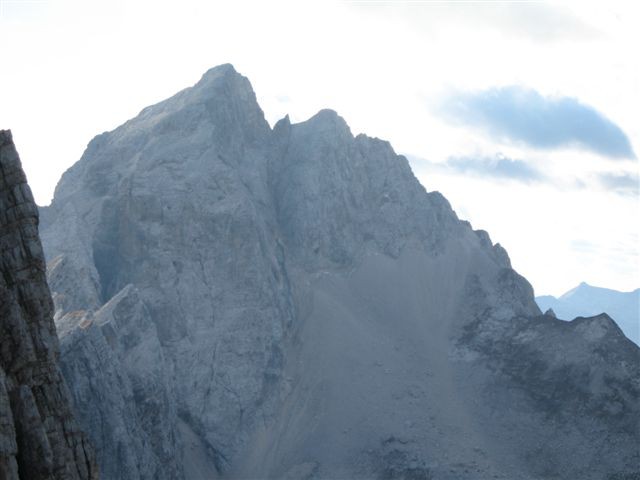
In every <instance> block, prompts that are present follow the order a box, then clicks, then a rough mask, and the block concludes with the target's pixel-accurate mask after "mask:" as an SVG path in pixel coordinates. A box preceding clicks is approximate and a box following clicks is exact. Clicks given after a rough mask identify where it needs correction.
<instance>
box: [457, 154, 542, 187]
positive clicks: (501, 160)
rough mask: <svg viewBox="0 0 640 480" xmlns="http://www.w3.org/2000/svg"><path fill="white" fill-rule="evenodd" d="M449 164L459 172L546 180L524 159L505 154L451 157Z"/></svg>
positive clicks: (510, 178) (532, 181) (503, 177)
mask: <svg viewBox="0 0 640 480" xmlns="http://www.w3.org/2000/svg"><path fill="white" fill-rule="evenodd" d="M447 166H448V167H449V168H451V169H453V170H455V171H457V172H460V173H466V174H472V175H477V176H480V177H494V178H499V179H500V178H502V179H509V180H516V181H519V182H523V183H534V182H541V181H544V180H546V177H545V176H544V175H543V174H542V173H541V172H540V171H538V170H537V169H536V168H534V167H532V166H530V165H529V164H527V163H526V162H525V161H523V160H517V159H511V158H508V157H505V156H503V155H496V156H495V157H467V156H464V157H451V158H449V160H447Z"/></svg>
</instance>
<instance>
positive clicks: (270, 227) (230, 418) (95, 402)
mask: <svg viewBox="0 0 640 480" xmlns="http://www.w3.org/2000/svg"><path fill="white" fill-rule="evenodd" d="M42 218H43V228H42V232H43V242H44V245H45V249H46V253H47V258H48V260H49V282H50V285H51V289H52V291H53V292H54V300H55V305H56V314H55V316H56V322H57V326H58V329H59V333H60V336H61V345H62V365H63V367H62V368H63V371H64V374H65V376H66V378H67V380H68V381H69V384H70V385H71V391H72V396H73V399H74V402H75V405H76V408H77V410H78V412H79V416H80V418H81V421H82V424H83V426H84V427H85V428H86V429H87V431H89V432H90V435H91V439H92V440H93V442H94V443H95V445H96V448H97V454H98V461H99V464H100V465H101V468H102V471H103V474H104V477H105V478H108V479H138V478H187V479H189V480H192V479H198V478H218V477H223V478H252V479H255V478H292V479H293V478H296V479H310V478H350V479H355V478H412V479H430V478H434V479H487V478H502V479H513V478H518V479H523V480H525V479H539V478H562V479H575V478H582V479H602V478H611V479H614V478H628V476H630V475H634V474H635V475H637V474H639V473H638V472H639V471H640V469H639V468H638V452H637V448H636V445H637V444H638V441H639V440H640V438H639V433H638V429H637V420H638V415H639V414H640V407H639V399H640V396H639V392H638V378H639V374H640V370H639V361H640V356H639V350H638V348H637V347H636V346H635V345H633V344H632V343H631V342H629V341H628V340H627V339H626V338H625V337H624V336H623V335H622V334H621V333H620V331H619V330H618V329H617V327H616V326H615V324H614V323H612V322H611V320H610V319H608V318H606V317H596V318H593V319H583V320H576V321H574V322H569V323H563V322H560V321H558V320H554V319H552V318H551V317H550V316H543V315H541V314H540V310H539V309H538V307H537V306H536V304H535V301H534V297H533V290H532V288H531V286H530V285H529V283H528V282H527V281H526V280H525V279H524V278H522V277H521V276H520V275H518V274H517V273H516V272H515V271H514V270H513V269H512V268H511V265H510V262H509V257H508V255H507V253H506V252H505V250H504V249H503V248H502V247H501V246H500V245H497V244H496V245H494V244H493V243H492V242H491V240H490V238H489V235H488V234H487V233H486V232H483V231H474V230H473V229H472V228H471V226H470V225H469V224H468V223H467V222H463V221H460V220H459V219H458V218H457V216H456V214H455V212H454V211H453V210H452V209H451V207H450V205H449V203H448V202H447V200H446V199H445V198H444V197H443V196H442V195H440V194H439V193H437V192H431V193H427V192H426V191H425V189H424V188H423V187H422V186H421V185H420V183H419V182H418V181H417V180H416V178H415V177H414V176H413V173H412V172H411V168H410V166H409V164H408V162H407V160H406V159H405V158H404V157H402V156H398V155H396V154H395V152H394V151H393V149H392V148H391V146H390V145H389V143H387V142H385V141H382V140H379V139H375V138H370V137H367V136H365V135H358V136H355V137H354V136H353V135H352V133H351V131H350V129H349V127H348V126H347V124H346V122H345V121H344V120H343V119H342V118H341V117H339V116H338V115H337V114H336V113H335V112H332V111H330V110H323V111H321V112H319V113H318V114H317V115H315V116H314V117H312V118H311V119H309V120H307V121H305V122H302V123H298V124H292V123H291V122H290V121H289V119H288V118H285V119H283V120H281V121H280V122H278V123H277V124H276V125H275V126H274V128H273V129H272V128H271V127H270V126H269V125H268V123H267V122H266V121H265V119H264V115H263V113H262V111H261V109H260V107H259V106H258V104H257V102H256V99H255V95H254V93H253V91H252V89H251V86H250V84H249V82H248V80H247V79H246V78H244V77H242V76H241V75H239V74H238V73H237V72H236V71H235V70H234V69H233V67H231V66H230V65H223V66H220V67H216V68H214V69H212V70H210V71H209V72H207V73H206V74H205V75H204V76H203V77H202V79H201V80H200V81H199V82H198V84H196V85H195V86H194V87H192V88H188V89H186V90H183V91H182V92H180V93H178V94H177V95H175V96H174V97H172V98H170V99H168V100H165V101H163V102H161V103H159V104H157V105H154V106H151V107H148V108H146V109H144V110H143V111H142V112H141V113H140V114H139V115H138V116H137V117H136V118H134V119H132V120H130V121H128V122H127V123H125V124H124V125H122V126H120V127H118V128H117V129H115V130H114V131H112V132H107V133H103V134H101V135H99V136H97V137H96V138H94V139H93V140H92V141H91V142H90V144H89V146H88V147H87V150H86V152H85V153H84V155H83V157H82V159H81V160H80V161H79V162H78V163H76V164H75V165H74V166H73V167H72V168H71V169H69V170H68V171H67V172H66V173H65V174H64V175H63V177H62V179H61V180H60V183H59V184H58V186H57V188H56V193H55V198H54V200H53V202H52V204H51V205H50V206H49V207H45V208H44V209H43V210H42ZM629 478H631V477H629Z"/></svg>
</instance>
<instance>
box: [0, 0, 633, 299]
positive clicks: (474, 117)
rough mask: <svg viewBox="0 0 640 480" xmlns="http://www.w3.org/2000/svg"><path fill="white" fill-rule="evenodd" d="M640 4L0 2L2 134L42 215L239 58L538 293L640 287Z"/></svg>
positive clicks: (286, 107)
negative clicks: (181, 94)
mask: <svg viewBox="0 0 640 480" xmlns="http://www.w3.org/2000/svg"><path fill="white" fill-rule="evenodd" d="M638 25H640V7H637V6H635V5H634V2H620V3H617V2H611V1H607V2H593V3H590V2H576V3H568V2H563V3H541V2H472V1H464V2H455V3H452V2H424V1H407V2H401V1H394V2H384V1H357V2H356V1H354V2H331V1H323V2H319V1H317V2H305V1H297V2H291V3H289V2H278V1H274V0H271V1H269V2H264V1H263V2H249V1H234V2H231V1H229V2H204V1H195V0H181V1H180V2H176V1H163V0H153V1H134V0H127V1H123V0H109V1H103V0H0V52H1V53H2V61H0V128H10V129H11V130H12V132H13V136H14V140H15V142H16V145H17V147H18V150H19V152H20V155H21V158H22V162H23V165H24V168H25V170H26V173H27V176H28V179H29V182H30V184H31V187H32V190H33V192H34V195H35V197H36V201H37V202H38V203H39V204H40V205H46V204H48V203H49V202H50V200H51V198H52V195H53V191H54V188H55V185H56V183H57V181H58V179H59V178H60V176H61V174H62V173H63V172H64V171H65V170H66V169H67V168H69V167H70V166H71V165H72V164H73V163H75V162H76V161H77V160H78V159H79V158H80V156H81V155H82V152H83V151H84V149H85V147H86V145H87V143H88V142H89V140H91V138H93V137H94V136H95V135H97V134H98V133H101V132H103V131H108V130H112V129H114V128H115V127H117V126H118V125H120V124H122V123H123V122H125V121H126V120H127V119H129V118H132V117H134V116H135V115H137V113H139V111H140V110H142V109H143V108H144V107H145V106H147V105H151V104H153V103H156V102H158V101H160V100H162V99H164V98H167V97H169V96H171V95H172V94H174V93H175V92H177V91H179V90H181V89H183V88H185V87H187V86H190V85H192V84H194V83H196V82H197V81H198V79H199V78H200V76H201V75H202V74H203V73H204V72H205V71H206V70H208V69H209V68H211V67H213V66H215V65H218V64H222V63H232V64H233V65H234V66H235V68H236V69H237V70H238V71H239V72H240V73H242V74H243V75H245V76H247V77H248V78H249V79H250V80H251V82H252V85H253V88H254V90H255V92H256V95H257V98H258V101H259V103H260V105H261V106H262V109H263V110H264V112H265V116H266V118H267V120H268V121H269V122H270V123H271V124H272V125H273V124H274V123H275V122H276V121H277V120H278V119H280V118H282V117H283V116H284V115H286V114H289V115H290V118H291V120H292V121H294V122H297V121H304V120H306V119H307V118H309V117H311V116H312V115H313V114H314V113H316V112H317V111H318V110H321V109H323V108H331V109H334V110H336V111H337V112H338V113H339V114H340V115H341V116H342V117H343V118H345V120H346V121H347V123H348V124H349V125H350V127H351V130H352V132H353V133H354V134H357V133H366V134H367V135H369V136H375V137H379V138H383V139H386V140H389V141H390V142H391V144H392V145H393V147H394V149H395V150H396V152H398V153H400V154H403V155H405V156H406V157H407V158H408V159H409V161H410V162H411V165H412V168H413V170H414V173H415V174H416V176H417V177H418V179H419V180H420V181H421V183H422V184H423V185H424V186H425V188H426V189H427V190H429V191H432V190H438V191H440V192H442V193H443V194H444V195H445V196H446V197H447V198H448V200H449V201H450V202H451V205H452V207H453V208H454V210H456V212H457V214H458V216H459V217H460V218H463V219H465V220H469V221H470V222H471V223H472V225H473V227H474V228H476V229H483V230H487V231H488V232H489V233H490V235H491V238H492V240H493V241H494V242H499V243H500V244H501V245H503V246H504V247H505V248H506V249H507V251H508V252H509V255H510V257H511V260H512V264H513V266H514V268H515V269H516V270H517V271H518V272H519V273H521V274H522V275H524V276H525V277H526V278H527V279H528V280H529V281H530V282H531V283H532V285H533V287H534V289H535V293H536V295H541V294H553V295H556V296H557V295H560V294H562V293H564V292H565V291H567V290H569V289H571V288H573V287H574V286H576V285H577V284H578V283H580V282H582V281H585V282H587V283H589V284H592V285H597V286H603V287H608V288H614V289H618V290H625V291H628V290H632V289H635V288H637V287H638V286H640V252H639V249H640V247H639V245H640V194H639V179H638V175H639V170H640V169H639V163H638V158H637V156H638V154H640V118H639V117H640V113H639V111H640V108H639V107H640V60H639V58H640V56H639V55H638V54H637V45H640V29H638V28H637V26H638Z"/></svg>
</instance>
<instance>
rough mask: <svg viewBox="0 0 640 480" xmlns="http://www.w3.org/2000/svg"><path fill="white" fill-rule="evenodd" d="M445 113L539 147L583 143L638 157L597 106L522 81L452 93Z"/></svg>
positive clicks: (619, 156)
mask: <svg viewBox="0 0 640 480" xmlns="http://www.w3.org/2000/svg"><path fill="white" fill-rule="evenodd" d="M441 113H443V114H444V116H445V117H446V118H447V119H448V120H450V121H452V122H454V123H458V124H463V125H467V126H470V127H474V128H478V129H481V130H484V131H485V132H486V133H488V134H489V136H491V137H493V138H495V139H497V140H500V141H510V142H515V143H524V144H526V145H529V146H531V147H534V148H539V149H554V148H560V147H579V148H582V149H585V150H590V151H592V152H594V153H597V154H600V155H603V156H606V157H609V158H613V159H623V158H635V153H634V151H633V148H632V146H631V142H630V141H629V138H628V137H627V135H626V134H625V132H624V131H623V130H622V129H621V128H620V127H619V126H618V125H616V124H615V123H614V122H612V121H611V120H609V119H608V118H607V117H605V116H604V115H603V114H602V113H600V112H598V111H597V110H596V109H595V108H593V107H591V106H589V105H585V104H583V103H581V102H580V101H579V100H577V99H575V98H571V97H545V96H543V95H541V94H540V93H538V92H537V91H535V90H533V89H529V88H525V87H521V86H508V87H500V88H491V89H488V90H483V91H480V92H472V93H459V94H455V95H451V96H449V97H448V98H447V99H446V100H445V101H444V102H443V104H441Z"/></svg>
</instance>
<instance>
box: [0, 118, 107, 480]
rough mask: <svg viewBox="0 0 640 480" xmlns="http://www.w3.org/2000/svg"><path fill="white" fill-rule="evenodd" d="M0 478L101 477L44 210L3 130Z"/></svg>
mask: <svg viewBox="0 0 640 480" xmlns="http://www.w3.org/2000/svg"><path fill="white" fill-rule="evenodd" d="M0 331H1V335H2V336H1V337H0V478H2V479H12V480H13V479H25V480H40V479H59V480H63V479H64V480H76V479H78V480H80V479H97V478H98V474H97V469H96V465H95V459H94V455H93V450H92V448H91V446H90V445H89V443H88V441H87V438H86V437H85V436H84V434H83V433H82V432H81V430H80V427H79V425H78V423H77V422H76V420H75V418H74V415H73V412H72V408H71V406H72V404H71V399H70V396H69V392H68V390H67V387H66V385H65V382H64V380H63V377H62V375H61V373H60V370H59V368H58V363H57V362H58V354H59V347H58V338H57V336H56V330H55V326H54V322H53V304H52V301H51V295H50V293H49V288H48V286H47V281H46V276H45V262H44V254H43V251H42V246H41V244H40V239H39V237H38V209H37V207H36V204H35V202H34V201H33V196H32V195H31V190H30V189H29V186H28V185H27V180H26V177H25V175H24V172H23V170H22V165H21V163H20V158H19V157H18V153H17V151H16V148H15V146H14V144H13V140H12V137H11V132H9V131H7V130H0Z"/></svg>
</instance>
